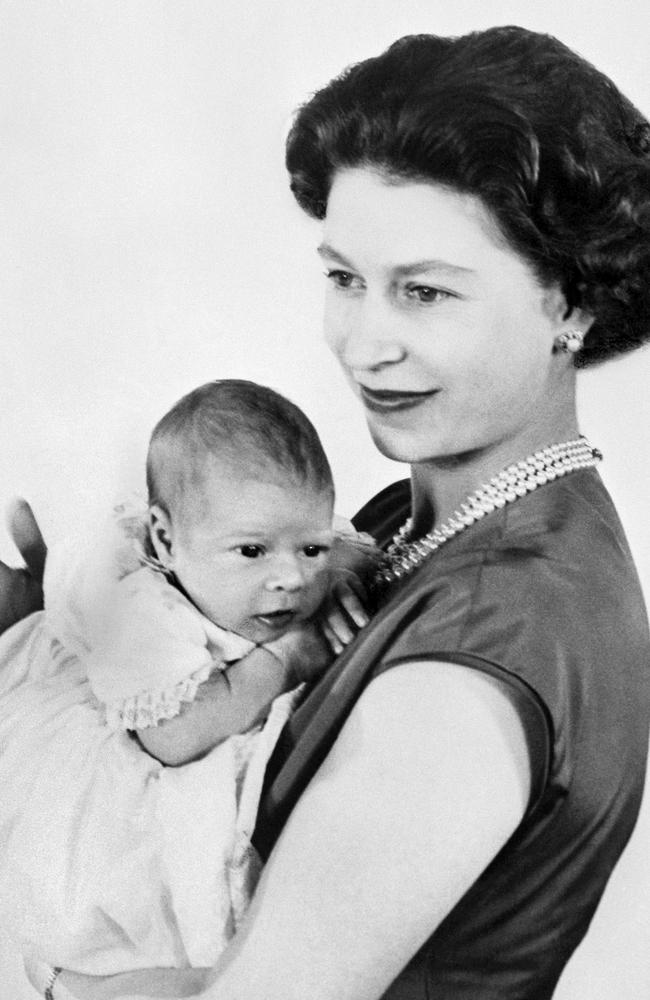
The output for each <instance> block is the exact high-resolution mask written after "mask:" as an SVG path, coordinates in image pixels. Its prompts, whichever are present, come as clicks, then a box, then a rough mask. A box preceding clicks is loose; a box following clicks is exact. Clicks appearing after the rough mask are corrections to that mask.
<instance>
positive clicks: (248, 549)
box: [237, 545, 264, 559]
mask: <svg viewBox="0 0 650 1000" xmlns="http://www.w3.org/2000/svg"><path fill="white" fill-rule="evenodd" d="M237 551H238V552H239V553H240V555H242V556H244V557H245V558H246V559H257V558H258V557H259V556H261V555H264V549H263V548H262V546H261V545H239V546H238V547H237Z"/></svg>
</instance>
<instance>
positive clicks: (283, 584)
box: [266, 557, 305, 592]
mask: <svg viewBox="0 0 650 1000" xmlns="http://www.w3.org/2000/svg"><path fill="white" fill-rule="evenodd" d="M304 585H305V574H304V571H303V569H302V566H301V565H300V562H299V560H298V559H297V558H294V557H286V558H283V559H278V560H276V561H275V562H274V564H273V566H272V568H271V572H270V573H269V575H268V577H267V580H266V586H267V589H268V590H286V591H288V592H294V591H296V590H300V589H301V588H302V587H303V586H304Z"/></svg>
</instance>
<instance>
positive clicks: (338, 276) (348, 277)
mask: <svg viewBox="0 0 650 1000" xmlns="http://www.w3.org/2000/svg"><path fill="white" fill-rule="evenodd" d="M325 277H326V278H327V279H328V281H331V282H332V284H333V285H334V286H335V288H356V287H357V286H358V285H359V279H358V278H356V277H355V275H354V274H351V273H350V271H340V270H338V269H333V270H331V271H325Z"/></svg>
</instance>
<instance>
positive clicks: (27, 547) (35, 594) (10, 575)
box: [0, 500, 47, 632]
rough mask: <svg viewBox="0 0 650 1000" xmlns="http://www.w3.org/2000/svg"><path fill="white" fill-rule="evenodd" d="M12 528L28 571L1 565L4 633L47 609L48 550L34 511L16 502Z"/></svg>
mask: <svg viewBox="0 0 650 1000" xmlns="http://www.w3.org/2000/svg"><path fill="white" fill-rule="evenodd" d="M8 524H9V531H10V533H11V536H12V538H13V540H14V542H15V543H16V547H17V548H18V551H19V552H20V554H21V556H22V557H23V559H24V560H25V564H26V565H25V567H23V568H21V569H14V568H12V567H10V566H7V565H5V563H3V562H0V632H4V631H5V629H8V628H9V626H10V625H14V624H15V623H16V622H19V621H20V620H21V619H22V618H26V617H27V615H29V614H31V613H32V611H38V610H39V609H40V608H42V607H43V589H42V581H43V569H44V567H45V556H46V554H47V548H46V546H45V542H44V541H43V536H42V535H41V531H40V528H39V527H38V524H37V523H36V518H35V517H34V514H33V512H32V509H31V507H30V506H29V504H28V503H27V502H26V501H25V500H16V501H14V502H13V504H12V505H11V507H10V509H9V512H8Z"/></svg>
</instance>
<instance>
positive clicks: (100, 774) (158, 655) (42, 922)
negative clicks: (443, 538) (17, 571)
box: [0, 512, 299, 976]
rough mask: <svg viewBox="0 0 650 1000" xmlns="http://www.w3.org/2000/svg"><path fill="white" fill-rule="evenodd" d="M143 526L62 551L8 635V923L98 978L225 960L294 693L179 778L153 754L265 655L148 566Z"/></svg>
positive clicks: (48, 953) (2, 665)
mask: <svg viewBox="0 0 650 1000" xmlns="http://www.w3.org/2000/svg"><path fill="white" fill-rule="evenodd" d="M127 515H128V512H127ZM141 524H142V521H141V520H140V521H139V520H138V518H137V517H130V516H125V517H123V518H122V519H121V521H120V523H119V524H118V532H117V536H115V534H112V533H111V532H109V533H108V534H107V537H106V540H105V543H102V545H101V546H100V547H99V550H98V551H97V552H95V551H92V552H87V551H84V550H83V549H82V550H81V551H79V550H78V549H77V550H76V551H73V550H71V549H70V548H69V547H64V548H63V550H62V551H61V552H59V553H58V556H57V553H56V552H54V553H52V554H51V555H50V556H49V557H48V567H47V576H46V583H45V597H46V609H45V611H44V612H37V613H36V614H34V615H32V616H30V617H29V618H28V619H26V620H25V621H23V622H21V623H19V624H18V625H16V626H14V627H13V628H12V629H10V630H9V631H8V632H6V633H5V634H4V635H3V636H0V787H1V788H2V796H1V797H0V921H2V924H3V926H4V927H5V928H6V929H7V930H8V931H9V932H10V933H11V935H12V937H13V938H14V939H15V941H16V944H17V947H18V948H19V949H20V950H21V951H22V952H23V953H24V954H30V955H31V956H32V957H34V958H36V959H40V960H41V961H43V962H45V963H47V964H48V965H50V966H55V965H56V966H63V967H65V968H67V969H70V970H72V971H76V972H83V973H87V974H90V975H97V976H100V975H112V974H114V973H118V972H122V971H127V970H132V969H137V968H149V967H156V966H162V967H169V966H173V967H187V966H197V967H201V966H211V965H213V964H214V962H215V960H216V958H217V957H218V955H219V954H220V952H221V951H222V949H223V947H224V946H225V944H226V943H227V941H228V940H229V939H230V938H231V937H232V935H233V933H234V932H235V929H236V926H237V924H238V921H239V919H240V918H241V916H242V915H243V913H244V911H245V909H246V907H247V905H248V902H249V900H250V896H251V894H252V891H253V888H254V886H255V882H256V879H257V876H258V874H259V867H260V865H259V858H258V856H257V854H256V852H255V851H254V849H253V848H252V847H251V844H250V836H251V833H252V829H253V826H254V822H255V816H256V811H257V805H258V800H259V795H260V791H261V787H262V781H263V776H264V768H265V766H266V762H267V759H268V757H269V754H270V752H271V750H272V749H273V746H274V744H275V741H276V739H277V736H278V734H279V732H280V730H281V728H282V726H283V724H284V722H285V721H286V719H287V717H288V715H289V712H290V710H291V707H292V705H293V702H294V701H295V698H296V697H297V696H298V694H299V689H298V692H290V693H288V694H286V695H281V696H280V697H279V698H278V699H276V701H275V702H274V703H273V706H272V708H271V711H270V713H269V716H268V718H267V720H266V722H265V723H264V725H263V726H261V727H259V726H258V727H256V728H254V729H252V730H250V731H249V732H246V733H244V734H241V735H235V736H232V737H230V738H229V739H227V740H225V741H224V742H223V743H221V744H219V745H218V746H217V747H216V748H215V749H213V750H212V751H211V752H210V753H208V754H207V755H206V756H205V757H203V758H202V759H201V760H197V761H195V762H192V763H189V764H186V765H184V766H181V767H164V766H163V765H162V764H160V763H159V762H158V761H156V760H154V759H153V758H152V757H150V756H149V755H148V754H147V753H146V752H145V751H144V750H143V749H142V748H141V747H140V745H139V744H138V743H137V741H136V740H134V739H133V738H132V736H131V735H130V732H129V731H130V730H132V729H133V728H141V727H143V726H147V725H155V724H156V723H157V722H159V721H160V720H161V719H165V718H171V717H173V716H174V715H177V714H178V713H179V712H180V711H181V707H182V705H183V703H185V702H189V701H191V700H192V699H193V698H194V697H195V696H196V693H197V690H198V688H199V685H200V684H201V683H202V682H203V681H204V680H206V679H207V678H208V677H209V675H210V674H211V673H212V671H214V670H221V669H224V668H225V667H226V666H228V665H229V664H232V663H233V662H235V661H237V660H238V659H240V658H242V657H243V656H245V655H246V654H247V653H248V652H249V651H250V650H251V649H252V648H253V647H254V643H252V642H250V641H249V640H247V639H243V638H242V637H241V636H238V635H235V634H234V633H231V632H228V631H226V630H224V629H221V628H219V627H218V626H216V625H214V624H213V623H212V622H210V621H209V620H208V619H207V618H205V617H204V616H203V615H202V614H201V613H200V612H199V611H198V610H197V609H196V608H195V607H194V606H193V605H192V604H191V603H190V602H189V601H188V600H187V599H186V598H185V597H184V596H183V594H182V593H181V592H180V591H179V590H178V589H177V588H175V587H173V586H172V585H170V583H168V582H167V580H166V579H165V578H164V577H163V576H162V575H161V574H160V573H157V572H155V571H154V570H153V569H152V568H150V567H149V566H147V565H143V564H142V561H141V556H142V552H141V550H140V548H139V547H138V544H137V542H138V538H137V536H138V530H136V528H138V526H139V525H141Z"/></svg>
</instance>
